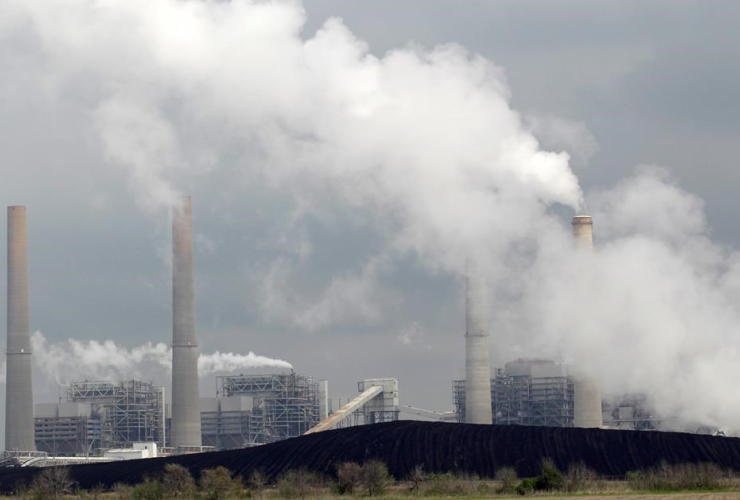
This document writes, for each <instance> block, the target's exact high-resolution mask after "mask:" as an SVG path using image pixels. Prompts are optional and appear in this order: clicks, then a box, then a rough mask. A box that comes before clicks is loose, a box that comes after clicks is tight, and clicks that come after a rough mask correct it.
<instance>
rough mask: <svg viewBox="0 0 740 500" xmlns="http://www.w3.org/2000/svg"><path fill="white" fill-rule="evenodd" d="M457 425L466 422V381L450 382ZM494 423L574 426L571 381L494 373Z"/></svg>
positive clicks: (492, 390) (492, 386)
mask: <svg viewBox="0 0 740 500" xmlns="http://www.w3.org/2000/svg"><path fill="white" fill-rule="evenodd" d="M452 400H453V404H454V405H455V413H456V415H457V421H458V422H464V421H465V381H464V380H455V381H453V382H452ZM491 410H492V414H493V423H494V424H499V425H538V426H546V427H573V380H572V378H571V377H570V376H560V377H532V376H529V375H521V376H509V375H507V374H506V372H505V371H504V370H497V372H496V377H495V378H493V379H491Z"/></svg>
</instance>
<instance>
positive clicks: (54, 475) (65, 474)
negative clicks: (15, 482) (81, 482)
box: [29, 467, 74, 500]
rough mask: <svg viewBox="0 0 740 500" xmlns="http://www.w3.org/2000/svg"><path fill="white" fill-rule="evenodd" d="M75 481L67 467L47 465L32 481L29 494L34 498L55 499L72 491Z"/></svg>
mask: <svg viewBox="0 0 740 500" xmlns="http://www.w3.org/2000/svg"><path fill="white" fill-rule="evenodd" d="M73 488H74V481H72V478H70V476H69V470H68V469H67V468H66V467H47V468H45V469H44V470H42V471H41V472H40V473H39V474H38V475H37V476H36V477H35V478H34V480H33V483H31V489H30V490H29V494H30V496H31V497H32V498H38V499H44V500H48V499H54V498H61V497H63V496H64V495H69V494H71V493H72V490H73Z"/></svg>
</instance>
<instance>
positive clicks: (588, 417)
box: [572, 215, 604, 428]
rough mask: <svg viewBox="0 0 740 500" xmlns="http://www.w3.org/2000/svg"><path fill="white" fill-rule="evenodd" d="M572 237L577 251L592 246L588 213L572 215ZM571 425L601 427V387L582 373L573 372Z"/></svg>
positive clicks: (591, 231)
mask: <svg viewBox="0 0 740 500" xmlns="http://www.w3.org/2000/svg"><path fill="white" fill-rule="evenodd" d="M572 224H573V239H574V240H575V244H576V247H577V249H578V251H581V252H591V251H593V246H594V226H593V221H592V220H591V217H590V216H588V215H577V216H575V217H573V222H572ZM573 385H574V388H573V389H574V401H573V425H574V426H575V427H587V428H591V427H601V426H602V425H603V424H604V422H603V417H602V415H601V387H600V386H599V383H598V381H596V380H594V379H592V378H590V377H588V376H587V375H585V374H583V373H578V372H576V373H574V375H573Z"/></svg>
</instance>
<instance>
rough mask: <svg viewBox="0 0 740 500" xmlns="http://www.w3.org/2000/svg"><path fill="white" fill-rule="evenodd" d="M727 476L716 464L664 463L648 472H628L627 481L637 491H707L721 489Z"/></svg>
mask: <svg viewBox="0 0 740 500" xmlns="http://www.w3.org/2000/svg"><path fill="white" fill-rule="evenodd" d="M725 475H726V474H725V473H724V472H723V471H722V469H720V468H719V467H718V466H717V465H716V464H711V463H706V464H677V465H668V464H666V463H665V462H664V463H662V464H660V465H659V466H657V467H654V468H652V469H650V470H647V471H636V472H628V473H627V481H628V482H629V483H630V485H631V486H632V487H633V488H634V489H637V490H668V491H670V490H707V489H715V488H718V487H720V486H721V484H722V479H723V477H724V476H725Z"/></svg>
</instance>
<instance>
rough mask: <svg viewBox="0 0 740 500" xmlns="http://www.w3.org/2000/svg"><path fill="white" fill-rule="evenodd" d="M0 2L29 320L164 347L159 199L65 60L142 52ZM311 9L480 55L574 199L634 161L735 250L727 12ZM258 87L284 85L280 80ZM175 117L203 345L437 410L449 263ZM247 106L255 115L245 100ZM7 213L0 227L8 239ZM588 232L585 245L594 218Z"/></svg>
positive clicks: (5, 170)
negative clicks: (381, 384)
mask: <svg viewBox="0 0 740 500" xmlns="http://www.w3.org/2000/svg"><path fill="white" fill-rule="evenodd" d="M62 3H67V4H69V5H70V6H72V4H74V5H77V4H79V3H80V2H76V1H73V0H67V1H65V2H62ZM111 3H115V2H111ZM3 8H5V9H7V10H6V11H5V14H6V15H5V19H4V20H3V19H0V172H2V181H1V182H0V200H2V201H3V204H4V205H15V204H19V205H26V206H27V210H28V243H29V262H30V287H31V289H30V291H31V325H32V330H33V331H36V330H39V331H41V332H42V333H43V334H44V335H45V336H46V338H47V339H48V341H49V342H53V343H64V342H66V339H69V338H74V339H78V340H81V341H86V340H90V339H100V340H105V339H110V340H113V341H115V342H116V343H118V344H120V345H122V346H124V347H127V348H134V347H136V346H138V345H140V344H143V343H145V342H147V341H150V342H154V343H157V342H165V343H169V341H170V336H171V309H170V294H171V281H170V274H169V272H170V271H169V267H168V259H167V255H168V252H169V232H168V231H169V228H168V224H169V219H168V214H167V211H166V210H164V209H163V208H162V207H161V206H156V204H155V206H152V203H150V202H148V201H147V200H144V201H142V194H141V190H139V189H138V188H137V182H142V181H141V180H140V179H139V180H138V181H137V180H136V177H135V176H134V175H133V174H132V173H131V172H132V169H131V168H128V167H126V166H125V165H124V166H122V165H121V164H122V163H125V162H126V158H127V156H126V155H127V154H130V153H131V152H130V151H128V152H124V153H121V152H120V151H118V153H117V152H116V150H115V147H112V146H111V141H112V139H111V138H110V137H107V138H106V136H105V135H104V134H101V133H97V131H98V130H97V129H96V128H94V127H92V126H91V125H90V123H92V122H95V120H98V122H96V123H99V120H100V116H101V115H100V114H97V115H96V117H97V118H95V119H93V118H91V116H92V114H95V113H99V112H100V108H99V107H98V104H99V102H100V100H101V99H102V98H101V97H100V96H101V95H102V94H103V93H104V92H105V91H106V89H107V87H106V83H105V82H106V81H105V79H104V78H102V77H100V76H99V75H97V74H94V73H95V72H94V71H93V70H91V69H90V68H89V67H86V66H85V64H87V62H80V63H79V67H73V66H74V64H76V61H77V59H76V58H77V57H78V55H77V54H75V53H74V50H79V51H80V55H79V59H80V61H89V60H94V58H93V57H92V56H90V55H89V53H90V52H92V48H91V46H88V45H90V44H92V45H95V46H97V45H98V42H99V45H100V46H101V47H96V48H97V49H99V52H100V54H102V55H100V57H101V59H100V60H101V61H104V62H101V64H102V65H106V64H107V65H116V64H121V65H129V66H130V68H127V69H128V70H129V71H131V72H134V71H135V70H137V68H136V66H137V62H136V60H133V59H132V60H125V61H120V62H117V61H116V60H114V59H115V54H117V52H116V50H118V48H117V47H115V48H110V54H108V55H106V54H107V53H106V51H107V50H108V47H107V46H108V41H107V40H106V38H105V32H104V31H99V32H97V34H96V36H99V37H102V38H100V39H96V38H95V37H93V38H84V37H80V38H79V40H75V41H74V43H72V42H69V45H65V46H63V47H62V48H60V49H59V50H60V51H62V50H63V51H65V55H64V56H59V54H57V53H55V52H54V50H53V48H50V47H51V45H45V44H52V45H53V44H55V43H57V42H55V41H54V40H55V38H54V37H53V36H51V35H50V36H49V39H50V40H51V41H49V40H44V36H43V34H44V33H45V31H44V30H46V29H47V28H33V27H32V25H33V23H34V22H36V21H33V22H32V21H29V20H28V19H32V18H33V16H37V18H38V17H39V16H41V17H43V15H42V14H39V13H38V12H35V13H32V14H30V17H28V18H26V17H24V16H25V15H26V14H23V13H22V11H23V8H22V7H20V3H16V2H14V1H11V2H8V6H6V7H3ZM3 8H0V17H2V14H3ZM72 8H73V7H70V10H71V9H72ZM75 8H76V7H75ZM304 8H305V15H306V22H305V25H304V26H303V27H302V28H299V32H300V36H301V37H302V38H304V39H310V38H312V37H314V35H315V34H316V32H317V30H318V29H320V28H321V27H322V25H324V23H325V22H326V20H327V19H328V18H330V17H332V16H335V17H339V18H341V19H342V21H343V23H344V25H346V28H347V29H348V30H350V31H351V32H352V33H354V36H355V37H357V38H358V39H360V40H364V41H365V42H367V46H368V50H369V52H370V53H371V54H372V55H374V56H377V57H378V58H383V57H384V56H385V55H386V54H387V53H388V51H392V50H394V49H396V48H407V47H415V49H414V50H417V49H418V50H427V51H429V50H432V49H433V48H434V47H435V46H437V45H440V44H448V43H451V42H454V43H457V44H460V45H462V46H464V47H465V48H466V49H467V50H469V51H470V52H472V53H474V54H480V55H482V56H483V57H484V58H486V59H488V60H490V61H491V62H493V64H495V65H496V66H498V67H499V68H500V69H501V70H502V71H503V74H505V77H501V78H502V79H504V78H505V81H507V82H508V90H509V92H510V94H511V99H510V106H511V108H513V109H514V110H516V111H517V112H519V113H520V114H521V116H522V120H523V122H524V123H525V124H526V127H527V128H528V129H530V130H531V131H532V133H533V134H534V135H535V136H536V137H537V138H538V140H539V142H540V145H541V147H542V148H543V149H544V150H548V151H555V152H560V151H566V152H568V153H569V155H570V168H571V169H572V170H573V172H574V173H575V175H576V176H577V177H578V181H579V183H580V186H581V189H582V190H583V191H584V192H585V193H586V199H587V200H588V199H589V193H590V192H594V191H597V190H609V189H612V188H614V186H616V185H617V184H618V183H619V182H620V180H622V179H624V178H626V177H629V176H631V175H633V173H634V172H635V168H636V166H638V165H641V164H647V165H657V166H662V167H665V168H666V169H668V170H669V172H670V175H672V176H673V179H674V181H672V182H674V183H675V184H677V185H678V186H680V187H681V188H682V189H684V190H686V191H688V192H689V193H692V194H694V195H696V196H697V197H698V198H700V199H701V200H703V202H704V210H705V213H706V220H707V224H708V230H709V232H710V234H711V237H712V239H713V240H714V242H715V244H718V245H719V246H720V247H722V246H726V247H727V248H729V249H730V250H732V249H736V248H738V247H740V236H739V233H738V231H737V230H736V227H737V224H736V219H737V214H738V213H740V178H739V176H740V173H738V169H737V166H738V154H737V149H738V148H737V145H738V144H740V99H738V95H737V93H738V89H740V64H738V61H740V30H738V29H737V20H738V19H740V4H739V3H738V2H735V1H704V0H702V1H671V2H658V1H655V2H646V1H600V2H593V1H559V2H545V1H532V2H521V1H467V2H460V1H456V0H455V1H452V0H451V1H443V0H435V1H434V2H428V1H415V0H405V1H402V2H399V1H391V0H373V1H372V2H346V1H329V0H312V1H307V2H306V3H305V4H304ZM30 10H36V11H38V10H39V9H30ZM8 13H10V15H8ZM13 13H15V14H13ZM19 13H21V14H19ZM160 14H161V13H159V14H155V13H153V14H152V16H155V15H160ZM177 22H178V21H177V20H173V21H172V23H173V24H177ZM224 22H226V21H224ZM64 23H65V18H64V17H62V19H60V21H59V23H58V26H56V27H55V28H54V29H57V30H59V31H64V28H65V26H64ZM40 24H42V23H37V25H40ZM67 28H68V31H69V33H65V36H66V37H67V38H68V39H75V30H76V29H77V28H78V26H77V25H74V24H70V25H69V26H67ZM252 28H253V27H252ZM187 29H188V28H187V26H185V27H182V30H183V32H184V33H187ZM245 29H251V28H245ZM55 36H56V35H55ZM132 36H135V35H132ZM184 36H185V37H186V38H187V35H184ZM39 40H41V41H39ZM119 42H121V40H120V39H116V41H115V43H119ZM113 43H114V42H111V45H112V44H113ZM194 43H196V42H194ZM75 44H78V45H75ZM132 45H133V43H132ZM70 47H72V48H70ZM70 51H71V52H70ZM96 57H98V56H96ZM59 61H61V62H59ZM282 63H283V64H285V65H290V64H292V62H291V61H282ZM273 64H280V62H275V61H273ZM144 65H145V64H144V63H142V67H143V66H144ZM252 69H253V70H254V71H255V72H260V71H261V68H259V67H252V68H250V67H244V68H240V70H241V71H243V72H244V74H245V75H247V76H249V74H250V70H252ZM141 71H142V73H143V72H144V70H143V69H142V70H141ZM59 75H62V76H59ZM257 77H258V76H257V75H255V78H257ZM173 78H174V77H173ZM101 82H103V83H101ZM273 83H274V87H275V90H274V92H275V94H279V93H280V92H282V89H283V88H284V87H285V86H287V85H290V83H291V82H289V81H288V82H286V81H279V79H276V80H275V81H274V82H273ZM153 85H156V83H155V84H153ZM420 87H423V84H420ZM168 99H171V101H172V102H170V103H169V104H167V102H169V101H167V102H165V104H161V103H160V101H157V102H158V104H157V105H158V106H161V109H162V110H163V111H162V116H163V117H164V120H169V119H170V115H169V114H168V113H170V110H171V109H176V108H177V106H178V103H177V99H178V98H177V97H170V98H168ZM164 101H166V99H165V100H164ZM435 104H436V103H435V102H429V103H428V105H429V106H430V107H433V106H435ZM106 109H107V108H106ZM104 111H105V110H104ZM191 111H192V110H191ZM172 113H173V115H177V116H176V118H172V120H175V121H177V122H178V130H179V131H180V132H179V133H180V139H181V142H183V143H184V145H182V147H181V149H182V151H181V152H179V153H177V154H178V155H183V156H187V157H188V163H189V166H188V168H187V169H183V171H182V175H181V176H178V175H176V174H177V172H176V170H173V169H170V170H169V171H168V173H167V175H168V179H170V180H171V179H174V180H173V181H172V182H171V184H172V185H173V186H174V189H176V190H177V191H179V192H183V193H188V194H191V195H192V197H193V214H194V232H195V234H196V241H195V245H196V249H197V255H196V297H197V299H196V300H197V319H198V337H199V342H200V345H201V351H202V352H205V353H210V352H213V351H216V350H220V351H231V352H235V353H247V352H249V351H254V352H255V353H257V354H260V355H264V356H269V357H273V358H279V359H283V360H287V361H288V362H290V363H292V364H293V365H294V367H295V369H296V370H297V371H299V372H301V373H305V374H309V375H312V376H314V377H315V378H317V379H329V381H330V392H331V395H332V396H340V395H341V396H345V397H346V396H348V395H352V394H354V393H355V392H356V391H357V387H356V382H357V381H359V380H362V379H363V378H373V377H395V378H397V379H399V381H400V387H401V400H402V403H403V404H409V405H413V406H417V407H423V408H430V409H435V410H449V409H451V408H452V402H451V381H452V380H453V379H455V378H459V377H461V375H462V373H463V372H462V370H463V362H464V343H463V332H464V314H463V301H462V295H461V281H460V279H459V276H458V275H457V274H456V273H455V272H453V271H451V270H450V269H449V268H447V267H446V264H445V262H446V261H443V260H442V259H441V258H440V260H439V261H435V260H434V259H428V258H426V257H425V255H426V254H424V252H421V256H420V255H417V254H416V253H414V252H413V251H394V252H391V254H390V255H389V250H388V245H387V242H388V236H387V234H386V231H388V228H387V227H386V226H383V225H382V224H381V225H378V224H376V221H375V220H374V218H375V217H376V216H382V214H381V215H378V214H379V213H378V211H377V207H375V206H373V205H372V204H369V205H367V206H365V205H363V202H362V201H361V200H360V201H357V200H354V201H353V202H352V203H349V204H347V203H343V202H337V203H334V204H327V205H326V206H320V207H317V206H315V205H311V206H310V208H306V205H305V204H304V203H305V200H303V199H302V198H301V196H300V195H298V194H296V193H297V188H296V186H295V185H291V186H290V187H289V188H286V189H284V190H282V189H281V188H280V182H279V179H278V181H277V182H276V181H275V180H274V179H271V180H270V181H269V182H268V181H264V177H269V176H267V175H266V174H264V172H261V171H259V170H248V171H246V172H243V171H241V170H240V169H239V167H240V162H243V161H249V162H253V161H256V160H254V159H253V158H251V157H250V156H249V155H245V154H244V151H245V150H248V149H249V148H250V147H251V143H250V142H249V141H242V142H240V139H239V138H238V137H236V136H235V135H231V131H232V124H231V123H230V122H229V121H228V120H227V119H226V118H222V117H220V116H216V117H215V118H213V117H210V119H211V120H212V122H211V123H212V124H213V126H212V127H203V128H200V129H199V128H195V127H192V128H188V115H187V113H179V112H175V111H173V112H172ZM244 113H246V114H250V113H252V110H251V109H250V108H249V107H248V106H245V109H244ZM254 113H255V114H257V113H259V111H254ZM102 116H103V119H105V117H106V116H109V115H105V114H103V115H102ZM313 118H318V117H315V116H314V115H311V116H309V117H308V118H307V120H308V121H310V120H311V119H313ZM302 119H303V118H302ZM201 123H202V122H201ZM141 126H143V125H140V126H139V128H140V127H141ZM113 130H114V132H112V133H113V134H115V133H116V132H115V130H116V129H115V128H114V129H113ZM109 132H110V131H109ZM157 133H158V131H157V130H152V131H146V133H145V134H144V135H145V136H146V137H149V136H156V134H157ZM481 133H482V132H481ZM116 139H117V138H116ZM106 141H108V142H106ZM113 142H115V140H113ZM191 143H198V144H201V143H205V144H217V146H213V147H212V148H210V149H208V148H203V151H206V152H205V153H203V156H202V157H200V156H198V155H199V154H200V153H199V152H198V151H200V150H197V151H195V150H193V151H195V152H193V151H191V150H188V148H189V147H190V144H191ZM132 145H133V146H132ZM118 146H119V147H122V148H132V147H134V148H139V147H140V148H142V149H146V147H147V146H146V143H143V144H142V142H141V141H139V142H129V143H125V142H124V144H123V145H120V144H119V145H118ZM358 154H359V153H358ZM122 158H123V159H122ZM167 161H170V159H169V157H168V160H167ZM134 170H135V169H134ZM173 172H175V173H174V174H173ZM266 185H269V188H266V187H265V186H266ZM326 196H327V197H332V196H333V195H332V194H331V193H329V192H328V193H327V195H326ZM551 199H552V201H553V203H552V205H551V206H550V208H548V210H549V213H551V214H553V216H554V217H556V218H558V219H559V220H560V223H561V225H562V226H563V227H567V223H568V219H569V217H570V216H571V215H573V210H572V209H567V208H563V206H564V205H567V204H568V203H563V204H559V203H558V202H559V201H562V200H558V199H557V196H555V195H552V196H551ZM548 203H549V202H548ZM348 207H349V208H348ZM588 209H589V206H587V207H586V210H588ZM642 216H643V217H645V218H650V217H651V214H650V213H644V214H642ZM5 224H6V222H5V218H4V217H2V218H0V232H2V233H3V234H4V232H5V228H6V225H5ZM595 231H596V241H597V246H598V244H599V221H598V220H596V221H595ZM1 248H2V250H0V252H3V253H4V252H5V245H3V246H2V247H1ZM3 261H4V258H3ZM5 271H6V270H5V266H2V268H0V281H2V282H4V281H5ZM2 290H3V291H2V296H3V300H2V302H3V304H4V303H5V300H4V294H5V288H4V287H2ZM3 307H4V306H3ZM491 334H492V337H491V344H492V348H491V356H492V358H491V359H492V363H494V364H495V365H496V366H501V365H502V364H503V363H504V362H506V361H509V360H510V359H512V358H513V357H516V356H521V355H537V354H543V353H538V352H531V349H530V347H531V346H530V345H529V344H527V343H526V340H525V339H522V338H520V336H519V334H518V332H516V331H511V330H506V329H505V326H500V325H498V326H497V325H494V324H493V323H492V327H491ZM624 362H625V363H629V360H624ZM145 375H146V374H145ZM151 376H161V374H160V375H156V374H154V375H151ZM161 382H165V380H161ZM34 385H35V388H36V395H35V399H36V401H37V402H42V401H53V400H55V398H56V395H57V391H58V388H57V386H56V383H55V382H54V381H53V380H49V379H48V377H45V376H44V375H43V374H42V373H40V372H37V373H36V380H35V383H34ZM201 385H202V390H201V393H202V394H203V395H211V394H213V393H214V392H215V380H214V378H213V376H209V377H205V378H204V379H203V381H202V384H201Z"/></svg>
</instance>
